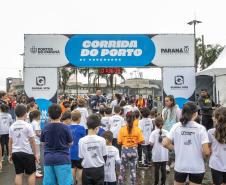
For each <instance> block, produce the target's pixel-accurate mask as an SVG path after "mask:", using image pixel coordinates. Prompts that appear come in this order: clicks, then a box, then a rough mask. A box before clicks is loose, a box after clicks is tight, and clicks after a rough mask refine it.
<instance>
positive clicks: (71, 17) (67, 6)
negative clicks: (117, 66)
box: [0, 0, 226, 89]
mask: <svg viewBox="0 0 226 185" xmlns="http://www.w3.org/2000/svg"><path fill="white" fill-rule="evenodd" d="M225 7H226V1H224V0H215V1H213V0H205V1H204V0H156V1H153V0H137V1H134V0H129V1H127V0H89V1H88V0H38V1H37V0H36V1H33V0H14V1H13V0H7V1H0V24H1V26H0V33H1V34H0V89H4V88H5V78H6V77H8V76H11V77H18V76H19V70H20V69H22V68H23V58H22V56H20V55H19V54H21V53H23V47H24V40H23V39H24V33H192V32H193V28H192V27H191V26H188V25H187V24H186V23H187V22H188V21H190V20H192V19H194V17H196V18H197V19H198V20H201V21H203V23H202V24H200V25H198V26H197V35H198V36H200V35H202V34H204V35H205V43H208V44H216V43H219V44H221V45H225V44H226V22H225V18H226V11H225ZM149 70H151V69H149ZM157 74H158V75H157ZM129 76H130V75H129V73H128V77H129ZM144 77H148V78H154V79H158V78H160V74H159V71H156V70H154V72H152V71H151V72H150V73H148V75H147V73H144Z"/></svg>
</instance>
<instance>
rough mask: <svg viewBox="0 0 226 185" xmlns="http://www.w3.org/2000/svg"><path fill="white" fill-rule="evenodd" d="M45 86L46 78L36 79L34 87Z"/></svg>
mask: <svg viewBox="0 0 226 185" xmlns="http://www.w3.org/2000/svg"><path fill="white" fill-rule="evenodd" d="M45 84H46V77H45V76H37V77H36V85H37V86H44V85H45Z"/></svg>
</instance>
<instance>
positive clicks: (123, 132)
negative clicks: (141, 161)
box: [118, 126, 144, 147]
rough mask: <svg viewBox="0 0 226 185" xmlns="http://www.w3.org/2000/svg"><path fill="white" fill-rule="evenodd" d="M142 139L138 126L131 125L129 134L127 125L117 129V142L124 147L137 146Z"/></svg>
mask: <svg viewBox="0 0 226 185" xmlns="http://www.w3.org/2000/svg"><path fill="white" fill-rule="evenodd" d="M143 141H144V136H143V134H142V132H141V129H140V128H138V127H133V128H132V131H131V133H130V134H129V132H128V127H127V126H124V127H122V128H121V129H120V131H119V134H118V144H120V145H122V146H124V147H137V145H138V144H139V143H142V142H143Z"/></svg>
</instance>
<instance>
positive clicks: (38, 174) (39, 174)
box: [35, 171, 43, 178]
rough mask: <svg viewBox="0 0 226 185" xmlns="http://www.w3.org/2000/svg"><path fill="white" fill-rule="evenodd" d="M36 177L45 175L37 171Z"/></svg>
mask: <svg viewBox="0 0 226 185" xmlns="http://www.w3.org/2000/svg"><path fill="white" fill-rule="evenodd" d="M35 175H36V178H42V177H43V175H42V174H41V173H39V172H38V171H37V172H36V174H35Z"/></svg>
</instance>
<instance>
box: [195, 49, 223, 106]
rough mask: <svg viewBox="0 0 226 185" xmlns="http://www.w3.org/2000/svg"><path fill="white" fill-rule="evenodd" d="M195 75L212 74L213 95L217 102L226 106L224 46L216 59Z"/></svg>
mask: <svg viewBox="0 0 226 185" xmlns="http://www.w3.org/2000/svg"><path fill="white" fill-rule="evenodd" d="M197 75H208V76H213V77H214V81H215V89H214V92H215V94H214V96H215V98H216V101H217V103H219V104H221V105H223V106H226V47H225V48H224V50H223V51H222V53H221V54H220V56H219V57H218V58H217V60H216V61H215V62H214V63H213V64H212V65H210V66H209V67H208V68H206V69H204V70H203V71H200V72H199V73H198V74H197Z"/></svg>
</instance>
